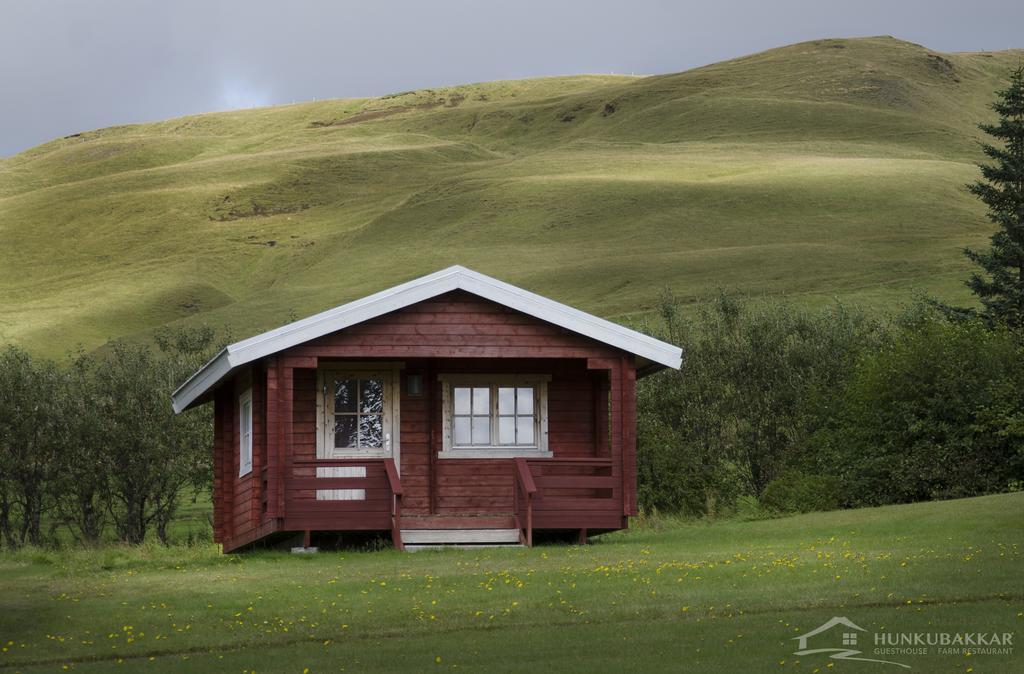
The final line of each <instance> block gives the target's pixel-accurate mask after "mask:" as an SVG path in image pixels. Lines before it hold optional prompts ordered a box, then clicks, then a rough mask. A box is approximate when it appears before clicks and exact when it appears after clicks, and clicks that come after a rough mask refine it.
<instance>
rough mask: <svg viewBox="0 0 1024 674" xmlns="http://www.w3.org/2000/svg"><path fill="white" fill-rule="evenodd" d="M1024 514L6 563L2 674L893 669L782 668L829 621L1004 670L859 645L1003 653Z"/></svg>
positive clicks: (835, 639) (928, 512)
mask: <svg viewBox="0 0 1024 674" xmlns="http://www.w3.org/2000/svg"><path fill="white" fill-rule="evenodd" d="M1022 509H1024V494H1020V493H1017V494H1002V495H998V496H985V497H981V498H974V499H963V500H957V501H945V502H935V503H919V504H914V505H905V506H894V507H886V508H870V509H864V510H848V511H838V512H830V513H814V514H808V515H800V516H796V517H789V518H784V519H778V520H769V521H757V522H739V521H727V522H718V523H714V524H708V523H706V522H691V523H671V522H660V523H657V526H651V525H648V526H646V527H640V528H639V529H636V530H633V531H629V532H624V533H618V534H613V535H609V536H604V537H601V538H600V539H599V540H598V542H597V543H595V544H593V545H589V546H586V547H579V546H566V545H561V546H552V545H548V546H538V547H535V548H532V549H522V548H497V549H490V550H455V551H443V552H438V553H434V552H420V553H415V554H413V553H399V552H395V551H394V550H383V551H379V552H353V551H346V552H340V553H327V552H323V553H320V554H318V555H312V556H311V555H306V556H297V555H289V554H287V553H253V554H246V555H232V556H225V555H220V554H219V553H218V552H217V551H216V550H215V549H214V547H213V546H210V545H208V546H202V547H196V548H173V547H172V548H162V547H153V548H134V549H127V548H105V549H98V550H83V549H73V550H66V551H63V552H42V551H31V550H29V551H23V552H20V553H15V554H12V553H6V554H0V597H2V599H0V609H2V610H0V671H4V672H6V671H11V672H26V673H28V672H50V671H57V672H60V671H64V670H65V669H71V670H73V671H75V672H104V673H106V672H111V671H120V670H123V671H126V672H127V671H132V672H134V671H146V672H177V671H189V672H196V671H199V672H214V671H216V672H240V671H244V672H250V671H258V672H304V671H306V670H307V669H308V670H309V671H311V672H314V673H315V672H325V671H331V672H337V671H355V672H364V671H425V670H427V669H434V670H437V671H441V670H457V671H473V672H476V671H488V672H490V671H520V670H522V671H538V670H540V671H548V670H556V671H559V672H594V671H616V672H619V671H638V672H640V671H643V672H649V671H657V672H660V671H673V672H677V671H681V670H685V671H688V672H751V673H758V672H832V671H835V672H840V671H842V672H876V671H878V672H884V671H904V670H903V669H900V668H896V667H894V666H892V665H888V666H886V665H880V664H877V663H873V662H869V663H863V662H851V661H835V660H830V659H829V653H818V654H809V655H806V656H794V654H793V653H794V651H795V650H797V642H796V641H794V637H796V636H798V635H801V634H803V633H805V632H808V631H810V630H812V629H814V628H816V627H818V626H819V625H821V624H822V623H824V622H825V621H827V620H829V619H830V618H832V617H833V616H844V617H846V618H848V619H849V620H851V621H853V622H854V623H855V624H856V625H858V626H859V627H861V628H863V629H864V630H866V633H863V634H860V640H859V644H858V648H859V649H860V650H861V651H862V652H863V655H862V656H860V657H865V658H874V659H882V660H887V661H894V662H898V663H901V664H906V665H910V666H912V667H913V670H912V671H915V672H959V673H963V672H979V673H981V672H1016V671H1021V669H1022V666H1024V652H1022V649H1021V648H1020V646H1019V643H1015V644H1014V646H1015V648H1014V650H1013V652H1012V653H1009V654H1006V653H1002V654H1000V653H984V652H981V651H979V650H978V649H976V648H974V649H972V648H969V649H967V650H971V651H972V653H971V654H970V655H965V654H964V653H962V652H961V653H956V654H943V653H939V652H937V649H936V648H935V647H934V646H932V647H930V648H929V649H928V652H927V653H926V654H918V653H915V654H909V655H900V654H892V653H890V654H882V653H876V652H875V641H874V636H873V634H875V633H889V634H899V633H914V632H925V633H934V632H950V633H959V632H971V633H977V632H985V633H987V634H988V633H992V632H996V633H1004V632H1015V633H1016V637H1015V638H1014V640H1015V642H1019V638H1020V631H1021V626H1022V625H1024V613H1021V609H1022V606H1024V594H1022V587H1021V583H1020V569H1021V563H1022V559H1021V555H1022V548H1024V520H1022V518H1021V517H1020V513H1021V510H1022ZM843 631H849V630H843ZM839 643H840V642H839V635H838V634H831V635H822V636H820V637H819V638H818V639H816V640H814V641H812V642H811V644H810V646H811V648H826V647H831V648H835V647H837V646H839ZM912 650H918V651H919V650H920V649H919V648H918V649H912Z"/></svg>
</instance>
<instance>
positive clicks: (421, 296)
mask: <svg viewBox="0 0 1024 674" xmlns="http://www.w3.org/2000/svg"><path fill="white" fill-rule="evenodd" d="M453 290H464V291H466V292H468V293H472V294H474V295H477V296H479V297H482V298H484V299H487V300H491V301H492V302H497V303H498V304H501V305H504V306H506V307H509V308H510V309H515V310H516V311H520V312H522V313H524V314H527V315H530V316H533V317H534V318H537V319H540V320H542V321H546V322H548V323H551V324H553V325H558V326H560V327H562V328H565V329H566V330H570V331H572V332H575V333H578V334H580V335H583V336H586V337H590V338H591V339H594V340H596V341H599V342H602V343H604V344H608V345H610V346H614V347H616V348H619V349H622V350H623V351H626V352H627V353H632V354H634V355H635V356H636V357H637V366H638V370H639V374H640V375H641V376H643V375H645V374H650V373H651V372H655V371H657V370H661V369H664V368H674V369H679V366H680V364H681V362H682V350H681V349H680V348H679V347H677V346H673V345H672V344H668V343H666V342H662V341H661V340H658V339H655V338H653V337H649V336H648V335H645V334H642V333H640V332H637V331H636V330H630V329H629V328H626V327H623V326H621V325H618V324H616V323H612V322H611V321H606V320H604V319H603V318H598V317H597V316H594V315H592V314H588V313H586V312H583V311H580V310H579V309H573V308H572V307H570V306H567V305H565V304H561V303H559V302H555V301H554V300H550V299H548V298H546V297H542V296H540V295H537V294H535V293H531V292H529V291H527V290H523V289H522V288H517V287H516V286H513V285H510V284H508V283H505V282H503V281H499V280H498V279H495V278H491V277H490V276H486V275H484V274H480V273H478V272H475V271H473V270H471V269H466V268H465V267H461V266H457V265H456V266H454V267H448V268H447V269H442V270H441V271H438V272H435V273H433V274H429V275H427V276H423V277H420V278H417V279H413V280H412V281H409V282H407V283H403V284H401V285H397V286H395V287H393V288H388V289H387V290H382V291H381V292H379V293H375V294H373V295H369V296H367V297H364V298H362V299H359V300H355V301H354V302H349V303H348V304H343V305H341V306H340V307H335V308H334V309H328V310H327V311H324V312H321V313H319V314H315V315H313V316H310V317H308V318H304V319H302V320H299V321H295V322H294V323H289V324H287V325H283V326H281V327H280V328H277V329H275V330H271V331H269V332H264V333H262V334H259V335H256V336H255V337H250V338H249V339H245V340H242V341H240V342H236V343H234V344H231V345H229V346H227V347H225V348H224V349H222V350H221V352H220V353H218V354H217V355H216V356H214V357H213V358H212V359H210V361H209V362H207V363H206V364H205V365H204V366H203V367H201V368H200V369H199V370H198V371H197V372H196V373H195V374H193V375H192V376H191V377H189V378H188V380H187V381H186V382H185V383H184V384H182V385H181V386H180V387H178V390H176V391H175V392H174V393H173V394H172V395H171V402H172V404H173V405H174V411H175V412H183V411H185V410H187V409H189V408H190V407H193V406H195V405H198V404H200V403H203V402H206V401H207V400H209V397H210V394H211V393H212V392H213V390H214V388H216V386H217V384H218V383H220V382H221V381H223V380H224V379H225V378H226V377H228V376H230V375H231V374H232V373H234V372H235V371H236V370H238V369H239V368H241V367H243V366H245V365H246V364H248V363H251V362H253V361H256V360H259V359H260V358H263V357H265V356H269V355H271V354H274V353H277V352H279V351H283V350H284V349H287V348H290V347H292V346H296V345H298V344H303V343H305V342H308V341H310V340H313V339H316V338H317V337H322V336H324V335H327V334H330V333H332V332H337V331H338V330H343V329H345V328H347V327H349V326H352V325H356V324H358V323H362V322H364V321H368V320H370V319H372V318H376V317H377V316H381V315H383V314H387V313H390V312H392V311H397V310H398V309H402V308H404V307H407V306H410V305H413V304H416V303H418V302H422V301H424V300H428V299H430V298H432V297H437V296H438V295H443V294H444V293H447V292H451V291H453Z"/></svg>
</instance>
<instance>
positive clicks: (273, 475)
mask: <svg viewBox="0 0 1024 674" xmlns="http://www.w3.org/2000/svg"><path fill="white" fill-rule="evenodd" d="M277 375H278V368H277V358H271V359H270V361H269V362H268V363H267V410H266V414H265V416H264V418H265V419H266V433H265V435H266V443H267V494H266V500H267V513H266V519H268V520H272V519H274V518H276V517H277V491H278V485H279V484H280V464H279V463H278V455H277V452H278V415H279V414H280V410H279V409H278V406H279V405H280V391H281V388H280V384H279V380H278V376H277Z"/></svg>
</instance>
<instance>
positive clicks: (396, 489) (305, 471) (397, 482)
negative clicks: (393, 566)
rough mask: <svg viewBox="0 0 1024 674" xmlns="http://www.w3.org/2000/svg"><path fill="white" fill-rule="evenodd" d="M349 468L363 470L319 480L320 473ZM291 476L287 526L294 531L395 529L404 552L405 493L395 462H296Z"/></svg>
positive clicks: (393, 537)
mask: <svg viewBox="0 0 1024 674" xmlns="http://www.w3.org/2000/svg"><path fill="white" fill-rule="evenodd" d="M346 468H347V469H360V468H361V469H362V470H356V471H352V472H353V474H346V475H335V474H333V473H338V472H342V471H338V470H331V471H327V472H328V473H329V475H326V476H323V477H321V476H320V475H319V473H320V470H319V469H346ZM289 474H290V477H289V479H287V480H285V482H284V488H285V525H286V526H287V527H288V528H289V529H305V530H306V531H309V530H314V531H316V530H320V531H345V530H360V529H369V530H372V529H389V530H390V532H391V540H392V541H393V542H394V544H395V547H396V548H398V549H400V550H401V549H402V548H403V547H404V546H403V544H402V495H403V488H402V481H401V479H400V478H399V476H398V468H397V466H396V465H395V461H394V459H390V458H387V459H381V458H367V459H358V460H353V459H293V460H292V461H291V462H290V470H289ZM336 492H342V494H341V495H338V494H336ZM322 494H323V495H324V496H325V497H324V498H321V495H322Z"/></svg>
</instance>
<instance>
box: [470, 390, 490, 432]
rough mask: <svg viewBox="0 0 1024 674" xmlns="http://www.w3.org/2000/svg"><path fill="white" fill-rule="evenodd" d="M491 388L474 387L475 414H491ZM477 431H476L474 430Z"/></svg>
mask: <svg viewBox="0 0 1024 674" xmlns="http://www.w3.org/2000/svg"><path fill="white" fill-rule="evenodd" d="M490 401H491V389H489V388H474V389H473V414H490V413H491V405H490ZM474 433H475V431H474Z"/></svg>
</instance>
